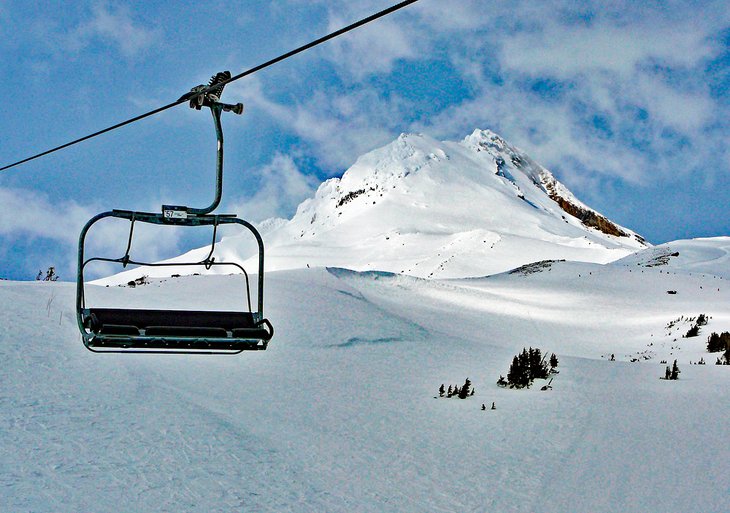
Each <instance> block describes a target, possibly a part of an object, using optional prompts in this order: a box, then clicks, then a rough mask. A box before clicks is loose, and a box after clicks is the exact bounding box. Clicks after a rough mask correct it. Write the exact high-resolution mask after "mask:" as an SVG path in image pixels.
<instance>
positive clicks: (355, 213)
mask: <svg viewBox="0 0 730 513" xmlns="http://www.w3.org/2000/svg"><path fill="white" fill-rule="evenodd" d="M261 231H262V232H263V235H264V240H265V244H266V269H267V271H275V270H283V269H295V268H305V267H307V266H310V267H320V266H338V267H346V268H349V269H354V270H359V271H364V270H380V271H389V272H394V273H402V274H408V275H412V276H417V277H423V278H456V277H467V276H484V275H489V274H494V273H498V272H503V271H506V270H509V269H513V268H515V267H518V266H520V265H523V264H526V263H529V262H535V261H539V260H546V259H566V260H574V261H584V262H594V263H606V262H610V261H613V260H616V259H619V258H621V257H624V256H626V255H628V254H630V253H633V252H635V251H637V250H639V249H643V248H645V247H647V246H648V244H647V243H646V242H645V241H644V239H643V238H642V237H640V236H639V235H637V234H636V233H634V232H632V231H631V230H629V229H628V228H624V227H622V226H619V225H617V224H616V223H613V222H612V221H610V220H608V219H607V218H606V217H605V216H603V215H601V214H600V213H598V212H596V211H595V210H593V209H591V208H590V207H588V206H586V205H585V204H583V203H582V202H580V201H579V200H578V199H577V198H576V197H575V196H574V195H573V194H572V193H571V192H570V191H569V190H568V189H567V188H566V187H565V186H564V185H563V184H561V183H560V182H559V181H558V180H557V179H555V177H554V176H553V175H552V174H551V173H550V172H549V171H548V170H546V169H545V168H543V167H542V166H540V165H539V164H537V163H536V162H534V161H533V160H532V159H531V158H530V157H529V156H528V155H526V154H525V153H523V152H522V151H520V150H518V149H517V148H515V147H513V146H511V145H509V144H508V143H507V142H505V141H504V139H502V138H501V137H500V136H498V135H497V134H495V133H494V132H491V131H489V130H475V131H474V132H473V133H472V134H471V135H469V136H468V137H466V138H465V139H464V140H462V141H460V142H448V141H447V142H439V141H436V140H435V139H432V138H431V137H428V136H426V135H415V134H403V135H401V136H399V137H398V138H397V139H396V140H395V141H393V142H392V143H390V144H388V145H386V146H384V147H382V148H379V149H376V150H374V151H372V152H370V153H367V154H365V155H363V156H361V157H360V158H359V159H358V160H357V161H356V162H355V164H354V165H353V166H352V167H351V168H350V169H348V170H347V171H346V172H345V173H344V174H343V176H342V177H341V178H332V179H330V180H327V181H325V182H324V183H322V184H321V185H320V187H319V189H318V190H317V192H316V194H315V195H314V197H313V198H310V199H307V200H305V201H304V202H303V203H302V204H301V205H299V208H298V209H297V212H296V215H295V216H294V217H293V218H292V219H291V220H288V221H284V220H270V221H269V222H267V223H264V226H263V227H262V230H261ZM207 252H208V248H201V249H199V250H195V251H193V252H191V253H189V254H187V255H183V256H182V257H181V259H184V260H191V259H199V258H202V257H204V256H205V255H207ZM253 254H254V248H253V244H252V241H250V240H248V239H247V238H239V237H235V236H234V237H228V238H225V239H223V240H222V241H221V243H220V244H218V245H217V247H216V258H217V260H218V261H225V260H236V261H241V260H246V259H251V256H252V255H253ZM249 263H251V264H254V260H253V259H251V260H249ZM254 265H255V264H254ZM148 271H149V272H148ZM186 272H187V273H189V272H190V270H189V269H188V270H186V269H169V268H168V269H161V270H160V269H148V270H145V273H147V274H149V275H151V276H155V275H156V273H181V274H185V273H186ZM138 274H139V272H135V271H132V272H131V273H125V274H124V278H125V279H127V278H128V279H132V278H133V277H138V276H137V275H138Z"/></svg>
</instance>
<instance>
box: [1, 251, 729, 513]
mask: <svg viewBox="0 0 730 513" xmlns="http://www.w3.org/2000/svg"><path fill="white" fill-rule="evenodd" d="M725 243H726V241H725V240H718V241H686V242H683V243H682V244H683V250H684V253H683V252H682V251H683V250H682V249H680V255H685V254H686V255H687V258H688V259H689V258H690V255H692V254H693V253H692V251H690V249H691V248H692V247H693V248H695V249H696V250H697V252H698V253H702V254H703V255H707V254H709V253H710V249H708V248H716V247H722V246H723V244H725ZM704 261H705V262H706V264H705V265H706V267H705V271H706V272H704V273H703V274H704V275H702V274H697V273H695V272H692V274H691V275H690V274H689V273H674V272H672V273H668V272H666V268H662V267H641V266H635V265H598V264H592V263H575V262H552V263H545V264H542V265H540V266H531V267H529V268H523V269H520V270H518V271H517V272H513V273H505V274H500V275H496V276H490V277H486V278H479V279H458V280H456V279H455V280H425V279H420V278H416V277H411V276H403V275H399V274H388V273H382V272H367V273H358V272H353V271H350V270H344V269H329V270H327V269H321V268H317V269H314V268H313V269H301V270H290V271H279V272H274V273H270V274H269V275H268V276H267V291H268V292H267V294H268V295H267V298H266V299H267V302H266V314H267V317H269V318H270V319H271V320H272V322H273V323H274V324H275V326H276V328H277V334H276V336H275V338H274V340H273V341H272V342H271V344H270V345H269V349H268V350H267V351H264V352H260V353H253V354H244V355H240V356H235V357H209V356H195V357H182V356H133V355H96V354H92V353H89V352H87V351H86V350H85V349H84V348H83V346H82V344H81V342H80V336H79V334H78V332H77V328H76V326H75V318H74V312H73V305H74V290H73V286H72V285H70V284H65V283H15V282H0V305H2V308H0V325H1V326H2V328H3V329H2V330H0V351H1V352H2V358H1V359H0V366H1V368H0V490H2V491H1V492H0V511H14V512H15V511H19V512H25V511H33V512H51V511H87V512H96V511H99V512H101V511H116V510H122V511H247V512H259V511H271V512H287V511H289V512H330V511H331V512H339V511H352V512H360V511H361V512H370V511H384V512H389V511H393V512H423V511H429V512H430V511H433V512H439V511H440V512H463V511H511V512H535V511H540V512H565V511H591V512H609V511H612V512H618V511H620V512H646V511H662V512H694V511H702V512H708V513H712V512H718V513H719V512H725V511H728V510H730V493H729V492H730V490H729V489H728V485H727V479H726V477H727V471H728V468H729V467H728V461H730V448H728V445H727V444H726V443H724V441H723V440H722V436H723V433H725V432H726V431H727V426H728V420H727V411H728V408H729V407H730V396H728V394H727V384H728V379H730V375H729V374H728V371H730V367H729V366H715V365H706V366H699V365H689V361H690V360H691V361H697V359H698V358H699V357H701V356H702V355H704V357H705V359H709V357H708V354H707V353H704V352H703V349H704V340H705V337H706V335H707V334H708V333H710V332H711V331H726V330H730V306H729V305H730V286H728V285H730V284H728V282H727V279H724V278H723V277H722V272H723V270H724V269H725V266H724V263H723V261H722V260H721V259H715V260H714V263H712V261H710V260H709V259H705V260H704ZM685 265H686V266H691V262H689V261H686V262H685ZM239 279H240V278H239V277H236V276H194V277H182V278H176V279H167V280H163V281H153V282H152V283H151V284H149V285H145V286H138V287H136V288H129V287H108V288H106V287H94V286H90V287H89V289H91V290H89V292H88V297H89V299H90V300H92V299H93V300H94V301H97V302H98V303H103V304H107V305H112V304H114V305H118V306H124V305H134V306H145V305H147V306H149V305H156V306H160V304H161V303H164V304H168V305H171V306H173V307H176V308H181V307H185V306H188V303H187V301H190V302H191V303H189V306H199V304H197V305H196V304H193V303H192V302H203V304H205V305H208V306H209V307H210V308H219V307H228V306H230V305H232V304H236V303H237V302H238V301H240V297H239V294H238V292H239V291H238V286H239V285H240V282H238V281H237V280H239ZM670 289H671V290H676V291H677V294H671V295H670V294H667V293H666V291H667V290H670ZM191 291H192V293H191ZM699 313H705V314H707V315H708V316H711V319H710V321H709V323H708V325H707V326H704V327H703V328H702V332H701V336H700V337H696V338H692V339H683V338H682V337H681V334H680V328H681V329H686V325H683V326H679V325H676V324H675V325H673V326H672V327H671V328H667V325H668V324H669V323H671V322H672V321H673V320H674V319H677V318H679V317H680V316H683V317H689V316H696V315H697V314H699ZM680 324H681V323H680ZM675 339H676V340H675ZM529 345H532V346H533V347H534V346H537V347H540V348H542V349H543V350H545V351H555V352H556V353H557V354H558V356H559V358H560V365H559V370H560V374H558V375H556V376H555V379H554V381H553V383H552V386H553V390H551V391H548V392H542V391H540V390H539V386H536V387H533V388H532V389H529V390H521V391H517V390H506V389H501V388H498V387H497V386H496V385H495V384H494V382H495V381H496V379H497V377H498V376H499V375H500V374H505V373H506V371H507V368H508V366H509V362H510V361H511V358H512V356H513V355H514V354H515V353H516V352H518V351H519V350H521V349H522V347H523V346H529ZM611 353H614V354H615V356H616V361H608V355H609V354H611ZM637 358H638V360H639V361H638V362H636V363H631V360H632V359H637ZM674 358H677V359H678V360H679V366H680V369H681V370H682V374H681V375H680V379H679V380H678V381H664V380H660V379H658V378H659V376H661V375H662V374H663V369H664V365H660V364H659V363H658V362H659V360H661V359H670V360H672V359H674ZM466 377H469V378H470V379H471V380H472V381H473V383H474V385H475V387H476V393H475V396H474V397H471V398H469V399H466V400H463V401H462V400H458V399H435V398H434V396H435V395H436V391H437V388H438V386H439V385H440V384H441V383H446V384H461V383H463V381H464V379H465V378H466ZM492 401H494V402H495V403H496V407H497V409H496V410H494V411H491V410H487V411H481V408H480V406H481V404H482V403H486V404H487V405H490V404H491V402H492Z"/></svg>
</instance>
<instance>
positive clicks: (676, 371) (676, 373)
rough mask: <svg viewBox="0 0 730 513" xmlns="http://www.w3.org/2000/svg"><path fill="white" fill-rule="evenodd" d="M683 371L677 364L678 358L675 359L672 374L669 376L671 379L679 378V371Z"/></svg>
mask: <svg viewBox="0 0 730 513" xmlns="http://www.w3.org/2000/svg"><path fill="white" fill-rule="evenodd" d="M680 372H681V371H680V370H679V367H678V366H677V360H674V365H672V374H671V376H669V379H679V373H680Z"/></svg>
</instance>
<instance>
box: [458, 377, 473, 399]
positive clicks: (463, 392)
mask: <svg viewBox="0 0 730 513" xmlns="http://www.w3.org/2000/svg"><path fill="white" fill-rule="evenodd" d="M470 387H471V381H470V380H469V378H466V381H464V386H462V387H461V388H460V389H459V399H466V398H467V397H469V393H470V390H469V388H470Z"/></svg>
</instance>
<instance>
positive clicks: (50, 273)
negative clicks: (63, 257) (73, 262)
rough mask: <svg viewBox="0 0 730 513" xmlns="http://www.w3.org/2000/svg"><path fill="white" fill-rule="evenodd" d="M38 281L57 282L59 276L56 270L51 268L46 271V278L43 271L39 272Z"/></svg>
mask: <svg viewBox="0 0 730 513" xmlns="http://www.w3.org/2000/svg"><path fill="white" fill-rule="evenodd" d="M35 279H36V281H41V280H42V281H57V280H58V275H57V274H56V268H55V267H53V266H51V267H49V268H48V270H47V271H46V277H45V278H44V277H43V271H38V274H37V275H36V277H35Z"/></svg>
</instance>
